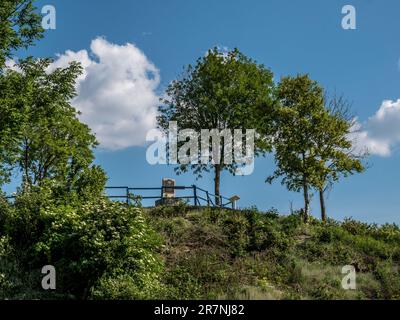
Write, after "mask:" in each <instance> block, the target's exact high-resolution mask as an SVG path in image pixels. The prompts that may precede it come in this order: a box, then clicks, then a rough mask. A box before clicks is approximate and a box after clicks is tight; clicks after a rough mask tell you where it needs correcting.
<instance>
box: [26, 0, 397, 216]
mask: <svg viewBox="0 0 400 320" xmlns="http://www.w3.org/2000/svg"><path fill="white" fill-rule="evenodd" d="M47 4H51V5H54V6H55V8H56V10H57V28H56V30H48V31H47V32H46V36H45V39H43V40H42V41H40V42H39V43H38V44H37V45H36V46H35V47H33V48H30V49H29V54H30V55H34V56H50V57H56V56H55V55H56V54H60V55H65V56H68V55H67V54H65V52H66V51H67V50H70V51H71V52H74V53H77V52H80V51H81V53H82V50H85V51H84V52H86V53H87V56H85V55H84V54H82V55H81V57H83V58H82V59H86V60H85V61H88V70H89V71H88V74H89V76H88V78H90V79H91V80H90V79H89V80H87V81H86V80H85V81H86V82H85V83H84V84H83V85H82V97H79V98H78V99H79V100H77V103H78V104H79V106H80V108H84V107H85V106H87V105H88V103H90V102H93V101H96V100H95V97H94V96H91V94H92V95H95V94H96V92H99V91H96V89H93V86H96V85H99V81H97V82H96V81H95V80H96V78H98V73H96V72H99V70H100V69H101V68H100V67H101V64H100V65H98V66H97V67H92V65H93V63H96V62H97V61H98V60H99V59H102V57H103V58H104V63H106V64H107V63H108V64H110V63H111V62H106V61H107V60H106V58H105V57H106V56H107V57H108V55H107V52H105V51H107V50H109V51H110V52H111V51H112V50H113V49H115V50H116V51H113V52H114V54H121V55H122V56H123V52H133V53H134V54H136V55H137V60H135V61H132V66H131V67H132V68H134V67H135V66H136V65H137V64H136V63H139V62H141V63H144V64H145V66H144V67H143V68H144V69H143V70H145V71H148V70H149V69H151V68H152V67H154V68H156V69H157V71H155V73H156V75H157V76H159V77H160V81H159V83H158V82H156V83H153V82H151V81H150V80H151V79H150V80H149V79H143V80H144V82H143V83H144V84H143V86H144V88H145V89H146V90H148V91H146V92H147V93H148V94H149V95H148V96H147V95H144V96H146V100H145V102H143V103H144V104H145V105H147V106H148V108H149V109H148V110H149V113H151V112H153V111H151V110H153V109H152V107H151V104H152V103H153V104H154V102H153V101H154V100H152V99H153V98H154V97H155V96H157V95H161V94H162V92H163V89H165V87H166V85H168V83H169V82H170V81H171V80H173V79H175V78H176V77H177V76H178V75H179V74H180V72H181V71H182V68H183V66H184V65H187V64H189V63H194V61H195V60H196V59H197V58H198V57H200V56H202V55H204V53H205V52H206V51H207V49H209V48H211V47H214V46H220V47H227V48H234V47H237V48H239V49H240V50H241V51H242V52H244V53H245V54H246V55H248V56H250V57H252V58H253V59H255V60H257V61H258V62H259V63H263V64H264V65H265V66H267V67H269V68H270V69H271V70H272V71H273V73H274V75H275V79H276V80H279V78H280V77H281V76H283V75H290V74H291V75H294V74H297V73H309V74H310V76H311V77H312V78H313V79H315V80H317V81H319V82H320V83H321V84H322V85H323V86H324V87H325V88H326V89H327V90H329V91H330V92H333V91H336V92H337V93H340V94H344V95H345V97H346V98H347V99H348V100H350V101H351V102H352V103H353V109H354V112H355V114H356V115H357V117H358V121H359V123H360V125H361V126H362V128H363V130H365V132H366V134H368V137H369V140H368V141H369V142H370V143H371V141H372V142H374V146H375V147H376V148H377V150H378V151H376V152H372V155H371V156H370V157H369V159H368V165H369V168H368V170H367V172H366V173H364V174H361V175H356V176H353V177H350V178H347V179H345V180H342V181H341V182H340V183H339V184H337V185H336V186H335V187H334V189H333V191H332V192H330V194H329V196H328V199H327V206H328V214H329V215H330V216H332V217H334V218H336V219H343V218H344V217H349V216H352V217H354V218H356V219H359V220H363V221H368V222H377V223H385V222H396V223H400V214H399V213H400V212H399V207H400V197H399V191H400V187H399V183H400V170H399V169H398V164H399V159H400V154H399V148H398V145H399V140H400V138H399V137H400V133H399V131H400V129H397V128H400V120H399V119H400V116H399V111H398V109H400V104H399V106H397V104H396V102H397V100H398V99H400V86H399V85H400V67H399V58H400V41H399V31H400V19H398V15H399V13H400V2H399V1H398V0H385V1H384V2H383V1H378V0H363V1H356V0H349V1H336V0H329V1H318V0H304V1H293V0H291V1H289V0H279V1H278V0H267V1H261V0H260V1H248V0H247V1H242V0H240V1H239V0H235V1H228V0H219V1H211V0H203V1H187V0H186V1H184V0H179V1H178V0H157V1H156V0H150V1H130V0H129V1H128V0H114V1H111V2H110V1H105V0H97V1H93V0H84V1H78V0H69V1H66V0H46V1H38V2H37V6H38V7H39V8H40V7H42V6H44V5H47ZM346 4H351V5H353V6H354V7H355V8H356V10H357V11H356V12H357V29H356V30H344V29H342V28H341V20H342V17H343V14H342V13H341V10H342V7H343V6H344V5H346ZM98 37H103V43H97V44H98V45H99V47H93V46H92V48H91V43H92V41H94V40H95V39H98ZM127 43H130V44H132V47H131V48H127V47H124V46H125V45H126V44H127ZM96 48H97V49H96ZM117 49H118V50H117ZM124 50H125V51H124ZM129 50H132V51H129ZM99 52H101V54H102V56H100V58H99ZM140 54H142V55H143V56H141V55H140ZM19 55H20V56H24V55H26V52H20V53H19ZM96 55H97V56H96ZM71 56H72V54H69V57H71ZM59 58H60V57H58V59H59ZM88 59H89V60H88ZM110 59H111V58H110ZM143 59H144V60H143ZM119 60H120V63H124V58H122V59H119ZM108 61H110V60H108ZM138 61H139V62H138ZM111 64H112V63H111ZM141 66H143V65H141ZM108 67H109V68H108V69H107V70H108V71H109V72H110V70H119V69H118V68H120V67H121V66H117V67H115V68H114V69H113V68H112V67H110V66H109V65H108ZM90 68H91V69H90ZM121 68H123V66H122V67H121ZM95 70H97V71H95ZM122 70H123V69H122ZM96 75H97V76H96ZM116 79H119V80H121V79H120V77H118V76H116ZM125 80H126V79H125ZM101 85H104V83H103V84H101ZM101 85H100V87H98V88H97V90H101V88H104V87H101ZM109 86H110V84H108V87H107V88H110V87H109ZM92 89H93V91H91V90H92ZM135 94H136V95H138V94H139V93H138V92H136V93H135ZM152 94H153V95H154V97H153V95H152ZM83 96H84V97H83ZM114 98H115V96H114ZM131 98H132V99H133V100H132V101H136V103H138V105H140V104H139V102H140V101H142V100H140V99H142V98H143V97H142V98H141V97H136V96H133V97H131ZM93 99H94V100H93ZM126 99H130V97H129V96H127V97H126ZM135 99H139V100H135ZM143 99H144V98H143ZM385 100H389V101H391V104H389V105H390V106H391V108H390V109H388V108H386V109H384V110H383V109H382V108H381V106H382V104H383V101H385ZM107 101H108V100H107ZM107 101H102V102H101V107H102V108H107V107H108V110H115V112H114V111H113V116H114V115H115V117H116V116H117V114H118V112H119V109H118V108H120V106H119V105H118V99H116V100H115V103H113V104H112V105H111V101H113V100H112V99H110V101H109V102H107ZM107 103H110V105H107ZM124 103H125V105H124V106H125V107H126V101H125V102H124ZM95 107H96V106H94V103H93V105H91V108H92V109H91V110H92V111H93V110H94V109H93V108H95ZM137 108H138V107H137ZM380 108H381V109H382V110H381V111H382V112H386V113H384V114H383V116H382V114H381V116H379V115H377V112H378V110H379V109H380ZM146 110H147V109H146ZM103 111H104V110H103ZM83 112H84V111H83ZM124 112H128V113H125V114H129V111H126V110H125V111H124ZM104 114H107V113H104ZM122 115H123V114H122ZM88 117H89V116H88ZM116 119H118V118H116ZM147 120H148V119H147V118H146V116H144V115H143V119H142V120H141V121H147ZM397 120H399V121H397ZM90 121H91V120H89V122H90ZM110 121H111V120H110ZM396 121H397V122H396ZM96 125H98V122H95V121H94V126H96ZM112 125H113V129H115V132H114V133H113V135H112V136H111V139H117V138H118V134H119V132H118V130H117V129H116V128H118V125H117V124H112ZM96 128H98V127H96ZM137 128H138V129H137V130H136V131H129V134H132V135H134V136H132V141H134V142H133V143H132V144H131V145H133V146H131V145H130V143H129V141H126V142H125V144H124V145H120V146H118V147H116V148H115V147H113V148H108V150H98V151H96V162H97V163H98V164H101V165H102V166H103V167H104V168H105V170H106V171H107V174H108V176H109V178H110V180H109V185H129V186H143V187H152V186H159V185H160V183H161V178H162V177H175V174H174V171H173V167H169V166H162V165H158V166H150V165H149V164H147V162H146V158H145V153H146V148H145V147H144V146H141V145H140V141H139V140H140V139H138V138H137V136H138V135H140V132H139V131H138V130H140V128H142V127H141V126H140V125H138V126H137ZM143 128H145V126H144V127H143ZM95 131H96V130H95ZM108 133H109V131H108V132H103V133H102V135H103V136H104V139H106V138H107V137H106V135H107V134H108ZM103 136H102V139H103ZM129 137H130V136H129V135H125V138H129ZM371 139H373V140H371ZM104 141H106V140H104ZM381 142H382V143H386V147H388V148H389V149H388V150H389V151H388V150H386V151H388V152H386V153H385V152H384V151H382V150H381V151H379V149H380V146H381V145H380V143H381ZM106 149H107V148H106ZM117 149H118V150H117ZM273 170H274V164H273V158H272V156H268V157H267V158H266V159H264V158H261V159H257V161H256V164H255V171H254V173H253V174H252V175H250V176H246V177H231V176H229V175H228V174H224V175H223V178H222V188H221V189H222V194H223V195H226V196H230V195H233V194H238V195H239V196H240V197H241V200H240V206H242V207H245V206H251V205H256V206H257V207H258V208H259V209H268V208H271V207H275V208H277V209H278V210H279V211H281V212H282V213H286V212H288V211H289V205H290V202H293V206H294V207H295V208H300V207H301V206H302V198H301V195H300V194H296V193H291V192H288V191H287V190H286V189H285V188H284V187H282V186H281V185H280V184H279V182H276V183H274V184H273V185H268V184H265V183H264V180H265V178H266V177H267V176H268V175H269V174H270V173H272V172H273ZM175 178H176V180H177V183H178V184H180V185H191V184H193V183H195V184H197V185H199V186H201V187H203V188H207V189H210V190H212V186H213V181H212V177H211V176H205V177H204V178H203V179H201V180H199V181H195V178H194V177H193V176H192V175H191V174H185V175H182V176H178V177H175ZM317 200H318V199H317V197H316V196H315V197H314V198H313V204H312V211H313V214H314V215H315V216H319V205H318V201H317Z"/></svg>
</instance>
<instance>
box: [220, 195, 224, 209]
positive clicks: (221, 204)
mask: <svg viewBox="0 0 400 320" xmlns="http://www.w3.org/2000/svg"><path fill="white" fill-rule="evenodd" d="M219 205H220V206H221V208H223V207H224V205H223V203H222V196H221V195H220V196H219Z"/></svg>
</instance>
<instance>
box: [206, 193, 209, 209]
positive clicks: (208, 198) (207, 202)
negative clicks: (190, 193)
mask: <svg viewBox="0 0 400 320" xmlns="http://www.w3.org/2000/svg"><path fill="white" fill-rule="evenodd" d="M206 195H207V206H208V207H209V206H210V195H209V194H208V191H206Z"/></svg>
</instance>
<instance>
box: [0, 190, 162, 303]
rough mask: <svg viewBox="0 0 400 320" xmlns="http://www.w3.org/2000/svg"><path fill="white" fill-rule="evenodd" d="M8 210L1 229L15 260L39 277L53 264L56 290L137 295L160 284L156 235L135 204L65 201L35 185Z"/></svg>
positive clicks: (93, 294) (94, 295) (65, 293)
mask: <svg viewBox="0 0 400 320" xmlns="http://www.w3.org/2000/svg"><path fill="white" fill-rule="evenodd" d="M10 211H11V212H9V213H8V214H7V215H6V219H5V226H4V230H5V231H6V234H8V237H9V238H8V239H9V240H8V243H9V244H10V245H11V246H12V248H15V252H16V253H18V255H17V256H16V259H17V260H16V261H18V263H19V265H21V266H23V270H25V272H26V273H33V272H34V270H38V271H37V273H36V274H37V275H38V277H39V276H40V272H39V270H40V268H41V267H42V266H44V265H47V264H51V265H54V266H55V267H56V270H57V293H58V294H62V295H63V296H64V297H75V298H78V299H86V298H91V297H92V298H97V299H103V298H104V299H108V298H113V299H119V298H121V297H122V296H123V295H124V294H128V293H129V296H126V298H127V299H128V298H129V299H134V298H137V299H141V298H145V297H149V294H150V293H153V294H155V292H156V289H157V288H159V289H160V290H161V289H162V286H161V285H160V282H159V278H158V277H159V274H160V272H161V270H162V263H161V260H160V258H159V256H158V254H157V251H158V248H159V246H160V239H159V237H158V236H157V235H156V234H155V233H154V232H153V231H152V230H151V228H149V227H148V225H147V223H146V222H145V219H144V217H143V215H142V212H141V210H140V209H139V208H137V207H132V206H126V205H124V204H121V203H113V202H110V201H109V200H107V199H105V198H101V197H98V198H96V199H93V200H88V201H86V202H77V203H74V202H70V203H68V204H65V203H64V200H61V201H59V199H57V198H55V197H54V195H53V194H52V190H51V188H44V187H37V188H36V189H35V190H32V191H30V192H24V193H22V194H20V195H18V197H17V198H16V200H15V204H14V205H13V206H12V208H11V210H10ZM3 251H4V250H3ZM9 257H12V255H11V254H10V255H9ZM11 261H12V260H11ZM38 280H39V279H38ZM21 281H22V280H21ZM39 285H40V281H37V282H36V283H35V286H33V287H32V290H36V291H39ZM21 290H22V289H21ZM146 294H147V296H146Z"/></svg>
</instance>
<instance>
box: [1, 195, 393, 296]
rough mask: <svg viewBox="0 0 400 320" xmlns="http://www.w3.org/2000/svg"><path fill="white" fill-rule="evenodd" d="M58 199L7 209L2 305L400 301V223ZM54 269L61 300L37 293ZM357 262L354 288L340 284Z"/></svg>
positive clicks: (33, 198) (29, 198) (30, 199)
mask: <svg viewBox="0 0 400 320" xmlns="http://www.w3.org/2000/svg"><path fill="white" fill-rule="evenodd" d="M51 193H52V191H51V189H50V188H48V189H41V190H40V191H39V190H33V191H31V192H30V193H24V194H21V195H18V196H17V199H16V201H15V203H14V204H10V203H8V202H7V201H5V200H4V199H3V200H2V201H1V208H0V209H1V210H0V211H1V215H0V298H2V299H43V298H45V299H162V298H164V299H166V298H167V299H399V298H400V274H399V270H398V265H399V261H400V229H399V228H398V227H397V226H396V225H384V226H376V225H369V224H365V223H361V222H357V221H354V220H350V219H349V220H346V221H344V222H342V223H339V222H336V221H333V220H330V221H328V222H327V223H326V224H324V223H322V222H320V221H318V220H314V219H311V221H310V222H309V223H308V224H305V223H303V222H302V219H301V217H300V215H299V214H292V215H289V216H280V215H278V214H277V212H276V211H274V210H271V211H269V212H265V213H262V212H259V211H257V210H256V209H248V210H242V211H232V210H223V209H215V208H214V209H213V208H191V207H188V206H184V205H181V206H176V207H157V208H152V209H144V208H140V207H138V206H126V205H125V204H123V203H113V202H111V201H109V200H108V199H106V198H103V199H100V200H99V199H97V200H96V201H93V199H87V200H86V201H85V202H84V203H80V202H74V201H70V200H69V202H68V203H62V202H60V201H55V200H54V199H52V197H51ZM49 264H50V265H54V266H55V267H56V270H57V289H56V290H54V291H51V290H50V291H45V290H43V289H42V287H41V280H42V277H43V275H42V274H41V268H42V267H43V266H44V265H49ZM349 264H350V265H353V266H355V268H356V270H357V278H356V280H357V289H356V290H344V289H343V288H342V286H341V280H342V278H343V277H344V275H343V274H342V273H341V270H342V267H343V266H345V265H349Z"/></svg>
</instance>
